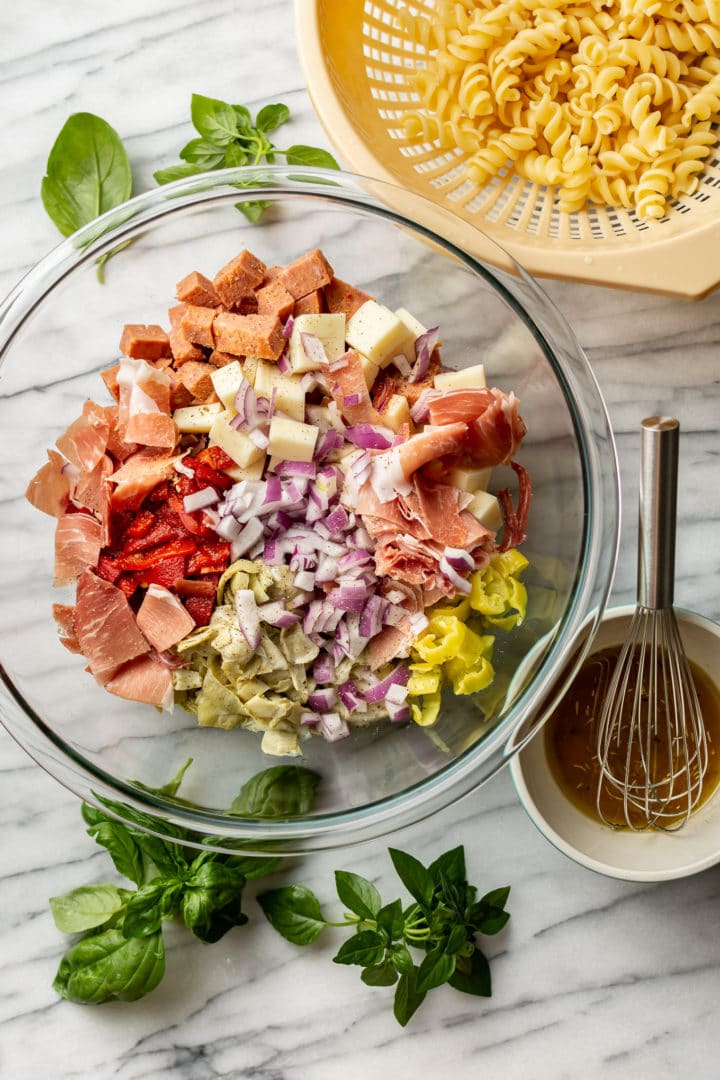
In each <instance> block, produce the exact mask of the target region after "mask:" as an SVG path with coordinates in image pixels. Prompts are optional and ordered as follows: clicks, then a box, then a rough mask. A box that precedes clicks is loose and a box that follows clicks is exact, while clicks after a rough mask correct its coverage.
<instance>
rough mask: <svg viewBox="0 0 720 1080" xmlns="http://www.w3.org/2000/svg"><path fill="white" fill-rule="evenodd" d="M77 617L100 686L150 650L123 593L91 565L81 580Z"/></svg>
mask: <svg viewBox="0 0 720 1080" xmlns="http://www.w3.org/2000/svg"><path fill="white" fill-rule="evenodd" d="M74 621H75V633H76V634H77V639H78V642H79V643H80V648H81V650H82V652H83V654H84V656H85V657H86V658H87V661H88V664H89V666H90V670H91V671H92V673H93V675H94V676H95V678H96V679H97V681H98V682H99V683H100V684H101V686H104V685H105V684H106V683H108V682H109V681H110V679H112V677H113V675H115V673H116V672H117V671H118V669H119V668H121V667H122V666H123V664H125V663H127V661H128V660H133V659H134V658H135V657H136V656H141V655H142V654H143V653H146V652H149V649H150V646H149V645H148V643H147V641H146V640H145V638H144V637H143V635H142V634H141V633H140V631H139V629H138V626H137V623H136V621H135V616H134V615H133V612H132V609H131V607H130V605H129V604H128V602H127V598H126V597H125V595H124V593H122V592H121V591H120V589H118V588H117V587H116V586H115V585H111V584H110V582H109V581H105V579H104V578H100V577H98V576H97V574H95V573H94V572H93V571H92V570H89V569H88V570H85V571H84V573H83V574H82V575H81V576H80V580H79V581H78V587H77V602H76V604H75V620H74Z"/></svg>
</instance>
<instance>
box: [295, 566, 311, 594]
mask: <svg viewBox="0 0 720 1080" xmlns="http://www.w3.org/2000/svg"><path fill="white" fill-rule="evenodd" d="M293 584H294V585H295V587H296V588H297V589H303V590H304V591H305V592H312V591H313V589H314V588H315V575H314V574H313V573H312V571H310V570H300V571H299V573H297V574H296V575H295V577H294V579H293Z"/></svg>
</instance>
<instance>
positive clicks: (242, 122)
mask: <svg viewBox="0 0 720 1080" xmlns="http://www.w3.org/2000/svg"><path fill="white" fill-rule="evenodd" d="M232 110H233V112H234V113H235V116H236V118H237V123H238V127H239V128H240V130H241V131H246V130H247V129H248V128H252V126H253V122H252V116H251V115H250V110H249V109H246V108H245V106H244V105H233V106H232Z"/></svg>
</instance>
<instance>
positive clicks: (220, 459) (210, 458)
mask: <svg viewBox="0 0 720 1080" xmlns="http://www.w3.org/2000/svg"><path fill="white" fill-rule="evenodd" d="M194 460H195V461H201V462H202V463H203V465H209V466H210V468H211V469H217V470H218V471H219V472H222V471H223V470H224V469H234V468H236V467H237V462H236V461H233V459H232V458H231V457H230V455H229V454H226V453H225V451H224V450H221V449H220V447H219V446H206V447H205V449H204V450H201V451H200V453H199V454H196V455H195V458H194Z"/></svg>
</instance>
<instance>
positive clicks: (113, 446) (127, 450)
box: [103, 365, 138, 461]
mask: <svg viewBox="0 0 720 1080" xmlns="http://www.w3.org/2000/svg"><path fill="white" fill-rule="evenodd" d="M118 367H119V365H118ZM103 413H104V414H105V418H106V420H107V422H108V438H107V452H108V453H109V454H112V456H113V457H114V458H115V460H116V461H124V460H125V458H127V457H130V455H131V454H134V453H135V451H136V450H137V449H138V444H137V443H134V442H126V441H125V439H123V438H122V436H121V434H120V417H119V410H118V406H117V405H106V406H105V407H104V408H103Z"/></svg>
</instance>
